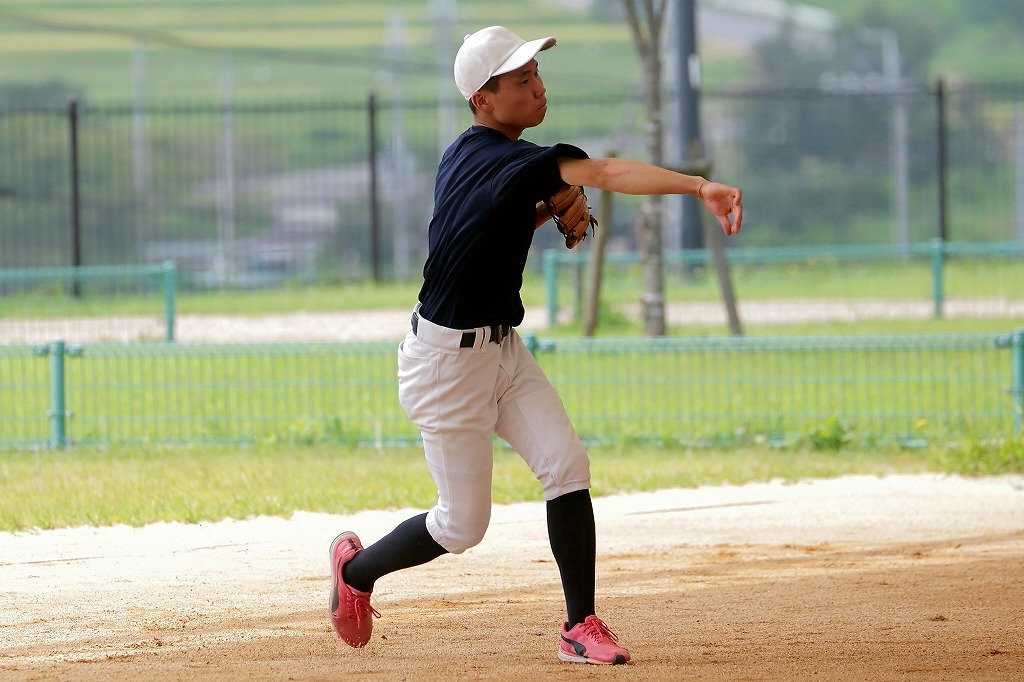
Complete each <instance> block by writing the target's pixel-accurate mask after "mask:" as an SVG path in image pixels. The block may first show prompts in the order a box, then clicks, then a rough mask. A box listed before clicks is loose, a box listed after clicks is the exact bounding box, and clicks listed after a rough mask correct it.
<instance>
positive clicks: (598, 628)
mask: <svg viewBox="0 0 1024 682" xmlns="http://www.w3.org/2000/svg"><path fill="white" fill-rule="evenodd" d="M582 625H583V629H584V630H586V632H587V634H589V635H590V636H591V637H593V638H594V639H596V640H597V641H601V640H605V639H606V640H609V641H611V642H613V643H617V642H618V641H619V638H618V637H616V636H615V633H614V632H612V631H611V629H609V627H608V626H607V625H605V622H604V621H603V620H601V619H600V618H598V617H597V616H588V617H587V618H586V620H584V621H583V623H582Z"/></svg>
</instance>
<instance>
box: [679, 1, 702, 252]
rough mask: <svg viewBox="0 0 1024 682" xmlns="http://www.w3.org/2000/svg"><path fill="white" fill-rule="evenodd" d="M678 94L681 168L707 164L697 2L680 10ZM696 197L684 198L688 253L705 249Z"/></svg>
mask: <svg viewBox="0 0 1024 682" xmlns="http://www.w3.org/2000/svg"><path fill="white" fill-rule="evenodd" d="M675 15H676V17H675V19H676V26H675V28H676V40H675V45H676V55H675V57H676V65H675V66H676V69H675V73H676V93H677V97H678V102H679V107H678V111H679V115H678V117H677V126H678V134H677V140H678V149H677V155H678V157H679V165H680V166H682V167H687V166H691V165H692V164H693V163H694V162H697V163H701V162H703V161H705V156H706V152H705V150H704V145H703V142H702V141H701V136H700V93H699V90H700V58H699V56H698V55H697V17H696V2H695V0H680V2H679V3H678V5H677V6H676V11H675ZM698 201H699V200H698V199H697V198H696V197H691V196H684V197H682V206H681V219H682V246H683V248H684V249H702V248H704V229H703V227H702V225H701V220H700V204H699V203H698Z"/></svg>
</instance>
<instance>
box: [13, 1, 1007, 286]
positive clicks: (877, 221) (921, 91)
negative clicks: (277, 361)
mask: <svg viewBox="0 0 1024 682" xmlns="http://www.w3.org/2000/svg"><path fill="white" fill-rule="evenodd" d="M668 5H669V12H668V16H666V18H665V23H664V27H663V32H662V45H661V53H662V64H663V67H664V69H663V79H662V81H663V84H662V88H661V92H662V97H663V102H664V111H663V112H662V114H663V120H664V126H665V143H664V150H665V162H666V164H667V165H672V164H678V163H681V162H683V161H685V159H683V158H680V153H681V152H680V150H681V149H684V147H685V145H682V144H681V143H680V138H681V136H682V135H683V134H684V133H682V132H680V130H681V128H680V124H679V120H680V118H679V115H678V112H679V111H680V109H681V106H685V104H684V105H680V95H681V93H680V78H679V68H680V67H679V65H680V63H681V60H680V59H679V54H680V53H679V49H678V47H679V41H680V34H679V30H680V26H681V25H682V22H680V21H679V20H677V18H675V17H674V16H673V13H674V12H675V11H676V10H677V8H678V7H679V6H681V3H676V2H670V3H668ZM695 6H696V37H697V47H698V51H699V55H700V59H699V63H698V64H696V66H695V67H694V65H691V64H689V63H686V64H687V68H688V69H689V72H688V75H689V76H690V79H689V80H690V85H691V87H692V88H693V93H695V95H696V96H697V97H699V100H697V101H699V121H700V132H701V138H702V140H703V145H704V147H705V151H706V157H707V158H708V159H709V160H710V161H711V162H712V164H713V166H712V168H713V171H712V174H713V175H714V176H715V177H719V178H721V179H723V181H727V182H730V183H732V184H736V185H739V186H741V187H743V188H744V190H745V204H746V207H747V214H746V227H745V230H744V232H743V234H742V235H741V237H740V238H738V239H734V240H730V242H729V246H730V247H733V248H736V247H764V246H773V247H779V246H806V245H855V244H895V245H910V244H915V243H926V242H928V241H929V240H931V239H933V238H936V237H942V238H944V239H946V240H948V241H961V242H1011V241H1019V242H1024V177H1022V176H1024V35H1022V33H1024V5H1022V4H1021V3H1020V2H1018V1H1016V0H946V1H944V2H930V1H927V0H905V1H904V2H900V3H884V2H877V1H875V0H843V1H841V2H840V1H839V0H821V1H820V2H815V3H805V4H796V3H784V2H779V1H776V0H763V1H754V0H698V2H696V3H695ZM493 23H502V24H505V25H507V26H509V27H510V28H512V29H513V30H515V31H517V32H518V33H520V34H521V35H523V36H526V37H538V36H545V35H554V36H556V37H557V38H558V47H557V48H556V49H554V50H551V51H549V52H546V53H544V54H543V55H542V59H541V68H542V73H543V76H544V78H545V82H546V84H547V86H548V90H549V99H550V101H551V107H550V113H549V115H548V119H547V121H545V123H544V124H543V125H542V126H540V127H539V128H537V129H535V130H531V131H528V132H527V134H526V135H525V137H526V138H527V139H530V140H532V141H535V142H538V143H542V144H543V143H551V142H554V141H566V142H571V143H573V144H577V145H579V146H581V147H583V148H584V149H586V150H587V151H588V152H589V153H590V154H591V155H592V156H598V155H603V154H606V153H609V152H614V153H617V154H619V155H620V156H629V157H635V158H642V159H644V158H647V156H648V154H647V148H646V146H645V145H646V143H645V138H644V133H645V121H646V115H647V111H646V105H645V97H644V90H643V76H644V68H643V66H642V63H641V61H640V60H639V58H638V56H637V49H636V46H635V44H634V39H633V36H632V34H631V32H630V28H629V24H628V22H627V18H626V16H625V13H624V11H623V6H622V3H621V2H620V0H590V1H588V0H562V1H559V2H553V1H547V2H522V1H519V0H517V1H515V2H512V1H508V2H501V1H486V2H485V1H482V0H481V1H473V0H407V1H400V2H355V1H350V0H333V1H331V2H324V1H321V0H294V1H290V2H273V1H269V0H268V1H263V2H253V1H241V0H203V1H198V0H197V1H188V0H185V1H182V2H175V3H162V2H157V1H156V0H132V1H131V2H125V1H123V0H117V1H115V0H107V1H105V0H21V1H19V0H4V1H3V2H2V3H0V268H26V267H54V266H70V265H74V266H81V265H86V266H99V265H125V264H140V263H161V262H164V261H167V260H172V261H174V262H175V263H176V264H177V267H178V273H179V283H180V286H182V287H185V288H254V287H259V288H264V287H273V286H279V285H282V284H288V285H302V284H310V283H333V282H338V281H362V280H366V279H367V278H371V277H374V278H377V279H386V280H397V281H414V280H416V279H417V278H418V277H419V270H420V266H421V264H422V262H423V258H424V253H425V245H426V225H427V222H428V221H429V216H430V213H431V208H432V206H431V204H432V183H433V173H434V170H435V168H436V164H437V161H438V158H439V154H440V152H441V151H442V150H443V149H444V147H445V146H446V145H447V143H448V142H449V141H450V140H451V139H453V138H454V137H455V136H456V135H457V134H458V133H459V132H460V131H461V130H463V129H464V128H465V127H466V126H467V125H468V124H469V122H470V115H469V112H468V110H467V108H466V107H465V104H464V102H463V101H462V99H461V97H460V96H459V94H458V92H457V90H456V89H455V87H454V84H453V82H452V77H451V62H452V58H453V55H454V53H455V51H456V50H457V47H458V45H459V43H460V41H461V38H462V36H463V35H464V34H466V33H469V32H471V31H473V30H475V29H477V28H480V27H482V26H484V25H489V24H493ZM684 63H685V62H684ZM684 155H685V154H684ZM617 201H619V200H618V199H617ZM620 205H621V208H620V206H619V205H617V207H616V212H615V216H614V218H613V224H612V225H609V226H607V227H609V228H610V230H611V232H610V235H611V239H610V243H609V249H610V250H611V251H613V252H614V251H631V250H635V249H636V248H637V227H636V222H637V218H636V211H637V210H638V207H639V203H638V202H637V201H635V200H632V199H622V200H621V202H620ZM660 210H661V212H662V216H661V219H662V221H663V232H664V235H665V248H666V249H669V250H672V249H680V248H683V247H689V246H701V245H702V244H701V243H700V237H699V235H696V236H694V237H693V238H692V239H689V242H693V243H688V237H687V235H688V234H690V235H695V234H696V233H694V232H693V230H692V227H688V226H687V225H686V224H685V216H684V215H683V212H682V210H681V209H680V207H679V206H676V205H674V204H673V203H672V202H666V203H665V205H664V207H663V208H662V209H660ZM688 230H689V232H688ZM556 236H557V235H556V234H555V232H554V231H553V230H546V231H542V232H541V233H539V234H538V239H537V243H536V245H535V248H536V249H538V250H541V249H545V248H550V247H552V246H555V245H557V243H558V242H557V240H556V239H555V237H556ZM531 267H532V268H535V269H537V270H539V268H540V259H539V258H534V259H531Z"/></svg>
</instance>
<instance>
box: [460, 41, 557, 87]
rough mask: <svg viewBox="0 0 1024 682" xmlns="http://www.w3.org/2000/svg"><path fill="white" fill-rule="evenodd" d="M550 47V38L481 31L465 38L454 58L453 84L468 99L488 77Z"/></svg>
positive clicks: (516, 67) (552, 43) (529, 58)
mask: <svg viewBox="0 0 1024 682" xmlns="http://www.w3.org/2000/svg"><path fill="white" fill-rule="evenodd" d="M554 46H555V39H554V38H552V37H550V36H549V37H547V38H538V39H537V40H530V41H526V40H523V39H522V38H520V37H519V36H517V35H516V34H515V33H513V32H512V31H510V30H508V29H507V28H505V27H504V26H488V27H487V28H482V29H480V30H479V31H477V32H476V33H470V34H469V35H467V36H466V37H465V38H464V39H463V43H462V47H460V48H459V53H458V54H457V55H455V84H456V85H458V86H459V91H460V92H461V93H462V96H463V97H465V98H466V99H467V100H468V99H469V98H470V97H472V96H473V93H475V92H476V91H477V90H479V89H480V88H482V87H483V86H484V83H486V82H487V81H489V80H490V79H491V77H492V76H500V75H501V74H503V73H508V72H509V71H513V70H515V69H518V68H519V67H520V66H523V65H524V64H526V63H527V62H529V61H530V60H531V59H533V58H534V57H536V56H537V53H538V52H540V51H541V50H546V49H548V48H551V47H554Z"/></svg>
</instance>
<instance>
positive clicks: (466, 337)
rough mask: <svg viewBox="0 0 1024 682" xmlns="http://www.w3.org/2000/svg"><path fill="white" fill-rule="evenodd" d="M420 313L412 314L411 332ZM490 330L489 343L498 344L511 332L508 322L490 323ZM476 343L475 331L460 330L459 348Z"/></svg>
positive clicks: (417, 324) (414, 330) (417, 323)
mask: <svg viewBox="0 0 1024 682" xmlns="http://www.w3.org/2000/svg"><path fill="white" fill-rule="evenodd" d="M419 323H420V315H419V313H413V314H412V333H413V334H415V333H416V329H417V327H419ZM487 328H488V329H490V330H491V338H490V342H491V343H498V344H500V343H501V342H502V341H504V340H505V337H506V336H508V335H509V334H511V333H512V325H510V324H492V325H491V326H490V327H487ZM475 345H476V332H475V331H472V332H462V340H461V341H460V342H459V348H472V347H473V346H475Z"/></svg>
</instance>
